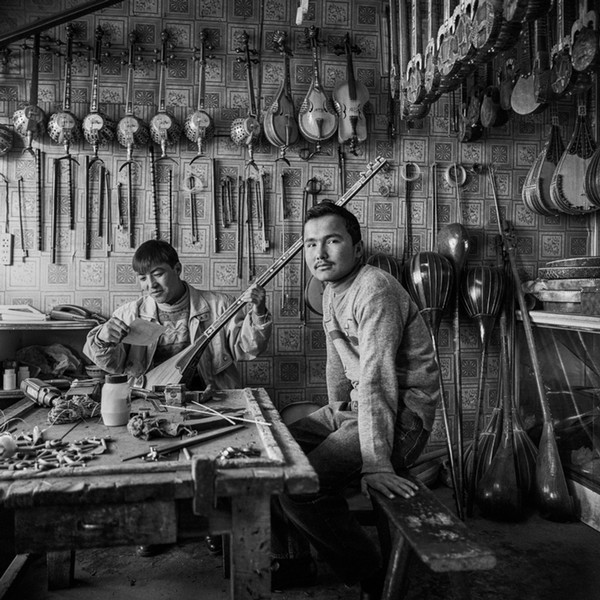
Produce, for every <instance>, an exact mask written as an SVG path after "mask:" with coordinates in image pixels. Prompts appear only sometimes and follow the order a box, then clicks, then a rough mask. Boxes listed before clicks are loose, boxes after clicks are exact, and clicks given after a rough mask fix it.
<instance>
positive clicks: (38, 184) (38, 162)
mask: <svg viewBox="0 0 600 600" xmlns="http://www.w3.org/2000/svg"><path fill="white" fill-rule="evenodd" d="M35 173H36V181H35V191H36V195H37V202H36V205H37V209H38V250H39V251H40V252H41V251H42V250H43V245H44V241H43V240H44V205H43V200H42V152H41V150H40V149H39V148H37V149H36V151H35Z"/></svg>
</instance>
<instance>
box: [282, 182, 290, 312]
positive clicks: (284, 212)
mask: <svg viewBox="0 0 600 600" xmlns="http://www.w3.org/2000/svg"><path fill="white" fill-rule="evenodd" d="M287 218H288V203H287V195H286V193H285V173H284V172H282V173H281V220H282V221H283V240H282V242H281V245H282V248H283V250H284V251H285V246H286V244H287ZM288 299H289V294H288V291H287V282H286V270H285V267H284V268H283V269H282V271H281V308H282V309H283V308H284V307H285V305H286V304H287V301H288Z"/></svg>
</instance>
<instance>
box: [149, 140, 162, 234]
mask: <svg viewBox="0 0 600 600" xmlns="http://www.w3.org/2000/svg"><path fill="white" fill-rule="evenodd" d="M154 163H155V160H154V147H153V146H150V180H151V182H152V206H153V208H154V239H156V240H158V239H160V206H159V199H158V189H157V185H156V166H155V165H154Z"/></svg>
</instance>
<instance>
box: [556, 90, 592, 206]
mask: <svg viewBox="0 0 600 600" xmlns="http://www.w3.org/2000/svg"><path fill="white" fill-rule="evenodd" d="M586 103H587V101H586V95H584V94H580V95H579V99H578V103H577V119H576V120H575V129H574V130H573V135H572V137H571V140H570V141H569V143H568V145H567V148H566V150H565V151H564V152H563V155H562V156H561V158H560V160H559V161H558V165H556V169H555V170H554V173H553V174H552V180H551V182H550V196H551V198H552V204H554V206H556V207H557V208H559V210H560V211H561V212H564V213H567V214H570V215H581V214H587V213H590V212H595V211H597V210H598V209H599V208H600V204H595V203H594V198H592V197H590V196H588V195H587V193H586V191H585V179H586V171H587V168H588V166H589V164H590V163H591V160H592V157H593V155H594V150H595V149H596V143H595V142H594V138H593V137H592V134H591V131H590V126H589V123H588V119H587V107H586Z"/></svg>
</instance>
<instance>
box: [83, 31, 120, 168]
mask: <svg viewBox="0 0 600 600" xmlns="http://www.w3.org/2000/svg"><path fill="white" fill-rule="evenodd" d="M103 37H104V31H103V29H102V27H100V26H99V25H98V27H96V46H95V48H94V67H93V69H92V96H91V102H90V112H89V113H88V114H87V115H86V116H85V117H84V119H83V124H82V128H83V136H84V137H85V139H86V141H87V142H88V144H91V146H92V148H93V149H94V158H95V159H97V158H98V150H99V148H100V146H101V145H102V144H104V143H107V142H111V141H112V140H113V139H114V138H115V127H116V123H115V122H114V121H113V120H112V119H109V118H108V117H107V116H106V115H105V114H104V113H103V112H100V108H99V81H100V64H101V62H102V38H103Z"/></svg>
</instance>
